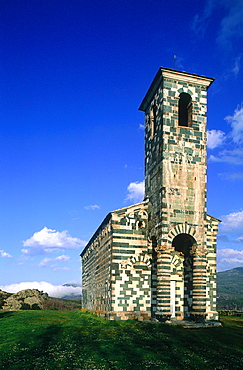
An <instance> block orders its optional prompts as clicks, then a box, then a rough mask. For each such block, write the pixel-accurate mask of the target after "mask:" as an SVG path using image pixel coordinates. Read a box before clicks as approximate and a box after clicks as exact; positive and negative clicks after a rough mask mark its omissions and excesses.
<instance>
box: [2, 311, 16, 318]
mask: <svg viewBox="0 0 243 370" xmlns="http://www.w3.org/2000/svg"><path fill="white" fill-rule="evenodd" d="M10 316H13V312H11V311H6V312H0V319H4V318H8V317H10Z"/></svg>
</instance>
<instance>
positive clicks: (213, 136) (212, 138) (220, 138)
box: [207, 130, 226, 149]
mask: <svg viewBox="0 0 243 370" xmlns="http://www.w3.org/2000/svg"><path fill="white" fill-rule="evenodd" d="M207 137H208V141H207V144H208V148H209V149H214V148H216V147H218V146H220V145H222V144H223V143H224V141H225V138H226V136H225V133H224V132H223V131H221V130H209V131H208V132H207Z"/></svg>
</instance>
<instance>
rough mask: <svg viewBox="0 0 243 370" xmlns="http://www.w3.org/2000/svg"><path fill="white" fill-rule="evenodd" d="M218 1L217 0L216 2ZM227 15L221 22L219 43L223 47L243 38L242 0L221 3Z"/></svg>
mask: <svg viewBox="0 0 243 370" xmlns="http://www.w3.org/2000/svg"><path fill="white" fill-rule="evenodd" d="M215 1H216V0H215ZM217 1H218V0H217ZM221 4H222V5H223V6H224V7H225V8H226V9H227V14H226V15H225V17H224V18H223V19H222V21H221V27H220V31H219V36H218V39H217V41H218V42H219V43H221V44H223V45H225V44H229V43H230V42H232V39H233V38H235V39H239V38H240V37H242V36H243V2H242V0H233V1H232V0H231V1H226V0H225V1H221Z"/></svg>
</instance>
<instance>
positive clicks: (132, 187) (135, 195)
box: [126, 181, 145, 202]
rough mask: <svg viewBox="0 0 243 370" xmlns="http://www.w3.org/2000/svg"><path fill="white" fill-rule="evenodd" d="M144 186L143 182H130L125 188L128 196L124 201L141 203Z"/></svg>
mask: <svg viewBox="0 0 243 370" xmlns="http://www.w3.org/2000/svg"><path fill="white" fill-rule="evenodd" d="M144 186H145V184H144V181H141V182H138V181H137V182H131V183H130V184H129V185H128V187H127V191H128V195H127V197H126V200H133V201H135V202H141V201H142V200H143V199H144Z"/></svg>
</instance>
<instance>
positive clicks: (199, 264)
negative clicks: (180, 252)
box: [191, 251, 207, 322]
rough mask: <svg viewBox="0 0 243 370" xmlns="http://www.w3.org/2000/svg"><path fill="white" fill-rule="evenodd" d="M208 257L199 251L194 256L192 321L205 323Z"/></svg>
mask: <svg viewBox="0 0 243 370" xmlns="http://www.w3.org/2000/svg"><path fill="white" fill-rule="evenodd" d="M206 262H207V260H206V256H205V254H199V253H198V252H197V251H196V253H195V254H194V255H193V272H192V315H191V318H192V320H195V321H200V322H203V321H204V320H205V318H206Z"/></svg>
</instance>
